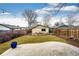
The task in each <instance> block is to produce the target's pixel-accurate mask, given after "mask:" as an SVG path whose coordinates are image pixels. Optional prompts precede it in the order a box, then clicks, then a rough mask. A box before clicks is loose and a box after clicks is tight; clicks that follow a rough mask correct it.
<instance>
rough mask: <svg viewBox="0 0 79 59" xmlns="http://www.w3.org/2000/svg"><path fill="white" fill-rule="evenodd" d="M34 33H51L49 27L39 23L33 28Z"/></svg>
mask: <svg viewBox="0 0 79 59" xmlns="http://www.w3.org/2000/svg"><path fill="white" fill-rule="evenodd" d="M32 34H49V27H47V26H43V25H37V26H35V27H33V28H32Z"/></svg>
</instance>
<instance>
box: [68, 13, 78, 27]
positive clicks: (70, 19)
mask: <svg viewBox="0 0 79 59" xmlns="http://www.w3.org/2000/svg"><path fill="white" fill-rule="evenodd" d="M76 22H77V19H76V18H75V14H69V15H68V16H67V18H66V23H67V24H68V25H69V26H70V27H71V26H74V23H76Z"/></svg>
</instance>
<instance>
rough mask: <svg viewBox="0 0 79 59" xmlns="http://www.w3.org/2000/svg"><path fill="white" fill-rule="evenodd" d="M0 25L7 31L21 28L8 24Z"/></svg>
mask: <svg viewBox="0 0 79 59" xmlns="http://www.w3.org/2000/svg"><path fill="white" fill-rule="evenodd" d="M0 25H2V26H4V27H7V28H9V29H19V28H21V27H19V26H14V25H9V24H0Z"/></svg>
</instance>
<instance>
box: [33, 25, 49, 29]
mask: <svg viewBox="0 0 79 59" xmlns="http://www.w3.org/2000/svg"><path fill="white" fill-rule="evenodd" d="M38 26H42V27H46V28H49V27H48V26H44V25H36V26H34V27H32V29H33V28H36V27H38Z"/></svg>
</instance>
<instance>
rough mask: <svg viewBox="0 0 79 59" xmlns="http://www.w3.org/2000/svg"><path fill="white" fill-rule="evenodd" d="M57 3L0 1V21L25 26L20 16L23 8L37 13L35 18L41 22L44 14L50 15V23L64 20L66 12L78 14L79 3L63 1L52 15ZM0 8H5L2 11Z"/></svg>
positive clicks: (25, 23)
mask: <svg viewBox="0 0 79 59" xmlns="http://www.w3.org/2000/svg"><path fill="white" fill-rule="evenodd" d="M57 5H58V3H0V23H5V24H11V25H19V26H21V27H26V26H28V25H27V22H26V21H25V19H24V18H23V16H22V13H23V11H24V10H25V9H32V10H34V11H35V12H36V13H37V14H38V18H37V20H38V21H39V22H41V21H42V20H43V17H44V16H45V15H51V25H52V26H53V25H54V24H55V22H57V21H60V19H62V22H65V18H66V17H67V15H68V14H75V13H77V15H76V17H78V16H79V3H65V5H64V6H63V8H61V10H60V12H59V13H58V14H57V15H55V16H54V14H55V11H56V10H58V9H59V6H58V7H55V6H57ZM2 9H4V10H5V12H4V13H3V11H2Z"/></svg>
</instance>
